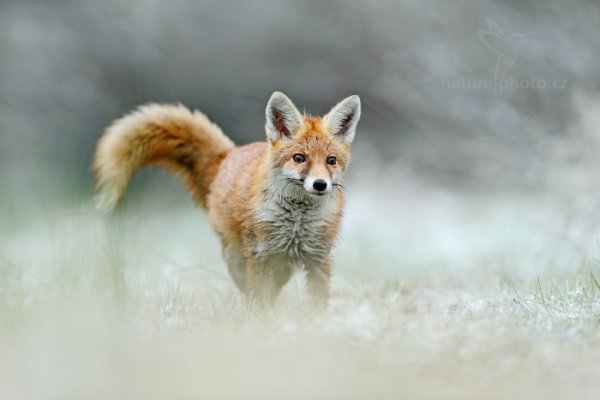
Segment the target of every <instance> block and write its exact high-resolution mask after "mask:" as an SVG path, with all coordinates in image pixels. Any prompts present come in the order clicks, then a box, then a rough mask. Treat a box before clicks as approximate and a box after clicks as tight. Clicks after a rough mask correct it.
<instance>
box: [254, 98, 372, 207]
mask: <svg viewBox="0 0 600 400" xmlns="http://www.w3.org/2000/svg"><path fill="white" fill-rule="evenodd" d="M359 118H360V98H359V97H358V96H356V95H354V96H350V97H347V98H346V99H344V100H342V101H341V102H339V103H338V104H337V105H335V106H334V107H333V108H332V109H331V111H329V113H327V114H326V115H325V116H323V117H313V116H308V115H303V114H301V113H300V112H299V111H298V109H297V108H296V106H295V105H294V103H292V101H291V100H290V99H289V98H288V97H287V96H286V95H285V94H283V93H281V92H274V93H273V94H272V95H271V98H270V99H269V102H268V104H267V110H266V125H265V129H266V132H267V139H268V140H269V143H270V157H271V160H270V163H271V166H272V176H273V178H274V179H275V182H274V184H276V185H277V186H279V187H280V188H282V189H284V190H285V192H287V193H289V194H291V195H293V196H308V197H312V198H315V199H316V198H318V197H319V196H327V195H330V194H331V193H332V192H333V191H334V190H335V189H336V188H339V187H341V179H342V177H343V175H344V172H345V171H346V168H347V167H348V164H349V163H350V144H351V143H352V140H354V135H355V133H356V124H357V123H358V120H359Z"/></svg>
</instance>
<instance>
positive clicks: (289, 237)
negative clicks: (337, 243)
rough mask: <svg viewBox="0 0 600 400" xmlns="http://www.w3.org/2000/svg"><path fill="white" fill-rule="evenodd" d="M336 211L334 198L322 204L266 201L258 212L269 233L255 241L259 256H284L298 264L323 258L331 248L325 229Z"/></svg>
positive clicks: (283, 200)
mask: <svg viewBox="0 0 600 400" xmlns="http://www.w3.org/2000/svg"><path fill="white" fill-rule="evenodd" d="M337 211H338V209H337V205H336V204H335V201H334V200H333V199H331V198H328V199H323V201H322V202H319V203H305V202H302V201H295V200H292V199H289V198H282V197H278V198H272V199H269V200H267V201H266V202H265V203H263V205H262V206H261V207H260V208H259V209H258V210H257V212H256V218H257V220H258V223H259V224H261V225H262V226H263V227H264V228H265V229H266V230H267V232H269V233H268V235H267V238H266V239H265V240H264V241H262V242H260V243H256V245H255V252H256V255H257V256H258V257H270V256H275V255H281V256H285V257H287V258H289V259H290V260H291V261H293V262H297V263H302V262H303V261H306V260H310V259H316V260H318V259H322V258H324V257H325V256H327V254H328V253H329V250H330V249H331V243H329V241H328V240H326V237H325V236H326V234H325V232H326V230H327V227H328V225H329V224H330V223H331V222H332V219H333V218H334V216H335V214H336V213H337Z"/></svg>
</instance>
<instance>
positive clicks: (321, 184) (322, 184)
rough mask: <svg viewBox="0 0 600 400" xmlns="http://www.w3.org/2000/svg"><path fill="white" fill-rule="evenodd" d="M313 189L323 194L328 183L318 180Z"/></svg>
mask: <svg viewBox="0 0 600 400" xmlns="http://www.w3.org/2000/svg"><path fill="white" fill-rule="evenodd" d="M313 188H315V190H318V191H319V192H322V191H324V190H325V189H327V182H326V181H325V180H323V179H317V180H316V181H314V183H313Z"/></svg>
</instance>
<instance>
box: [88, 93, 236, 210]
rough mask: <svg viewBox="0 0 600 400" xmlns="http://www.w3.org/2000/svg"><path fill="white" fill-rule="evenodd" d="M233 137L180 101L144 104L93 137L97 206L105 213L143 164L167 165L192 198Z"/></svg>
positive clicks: (202, 199) (202, 196)
mask: <svg viewBox="0 0 600 400" xmlns="http://www.w3.org/2000/svg"><path fill="white" fill-rule="evenodd" d="M233 148H234V144H233V142H232V141H231V140H230V139H229V138H228V137H227V136H225V135H224V134H223V132H222V131H221V129H220V128H219V127H218V126H216V125H215V124H213V123H212V122H211V121H210V120H209V119H208V118H207V117H206V116H205V115H204V114H202V113H201V112H198V111H194V112H192V111H190V110H188V109H187V108H185V107H183V106H181V105H162V104H148V105H145V106H142V107H140V108H139V109H138V110H136V111H134V112H133V113H131V114H129V115H126V116H125V117H123V118H121V119H119V120H117V121H115V122H114V123H113V124H112V125H111V126H109V127H108V129H107V130H106V132H105V133H104V135H103V136H102V138H101V139H100V140H99V141H98V145H97V148H96V154H95V156H94V161H93V164H92V169H93V170H94V171H95V173H96V189H97V195H96V205H97V207H98V208H99V209H101V210H102V211H105V212H108V211H110V210H112V209H113V208H114V206H115V205H116V203H117V201H118V200H119V198H120V197H121V195H122V194H123V192H124V191H125V189H126V187H127V183H128V182H129V179H130V177H131V175H132V174H133V173H134V172H135V171H136V170H137V169H138V168H141V167H143V166H144V165H148V164H154V165H160V166H163V167H165V168H167V169H168V170H169V171H171V172H172V173H174V174H176V175H178V176H179V177H181V179H182V180H183V182H184V183H185V184H186V185H187V187H188V189H189V190H190V192H191V193H192V194H193V195H194V197H195V199H196V201H198V203H200V204H201V205H203V206H206V195H207V194H208V188H209V186H210V183H211V182H212V180H213V178H214V176H215V174H216V172H217V169H218V167H219V164H220V163H221V161H222V160H223V158H224V157H225V156H226V155H227V153H228V152H229V151H230V150H231V149H233Z"/></svg>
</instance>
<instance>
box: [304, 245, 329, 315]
mask: <svg viewBox="0 0 600 400" xmlns="http://www.w3.org/2000/svg"><path fill="white" fill-rule="evenodd" d="M305 268H306V288H307V290H308V294H309V296H310V297H311V302H312V304H313V306H315V307H327V302H328V300H329V281H330V280H331V258H330V257H329V256H327V257H326V259H325V260H322V261H321V262H314V261H313V262H307V263H306V264H305Z"/></svg>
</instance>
